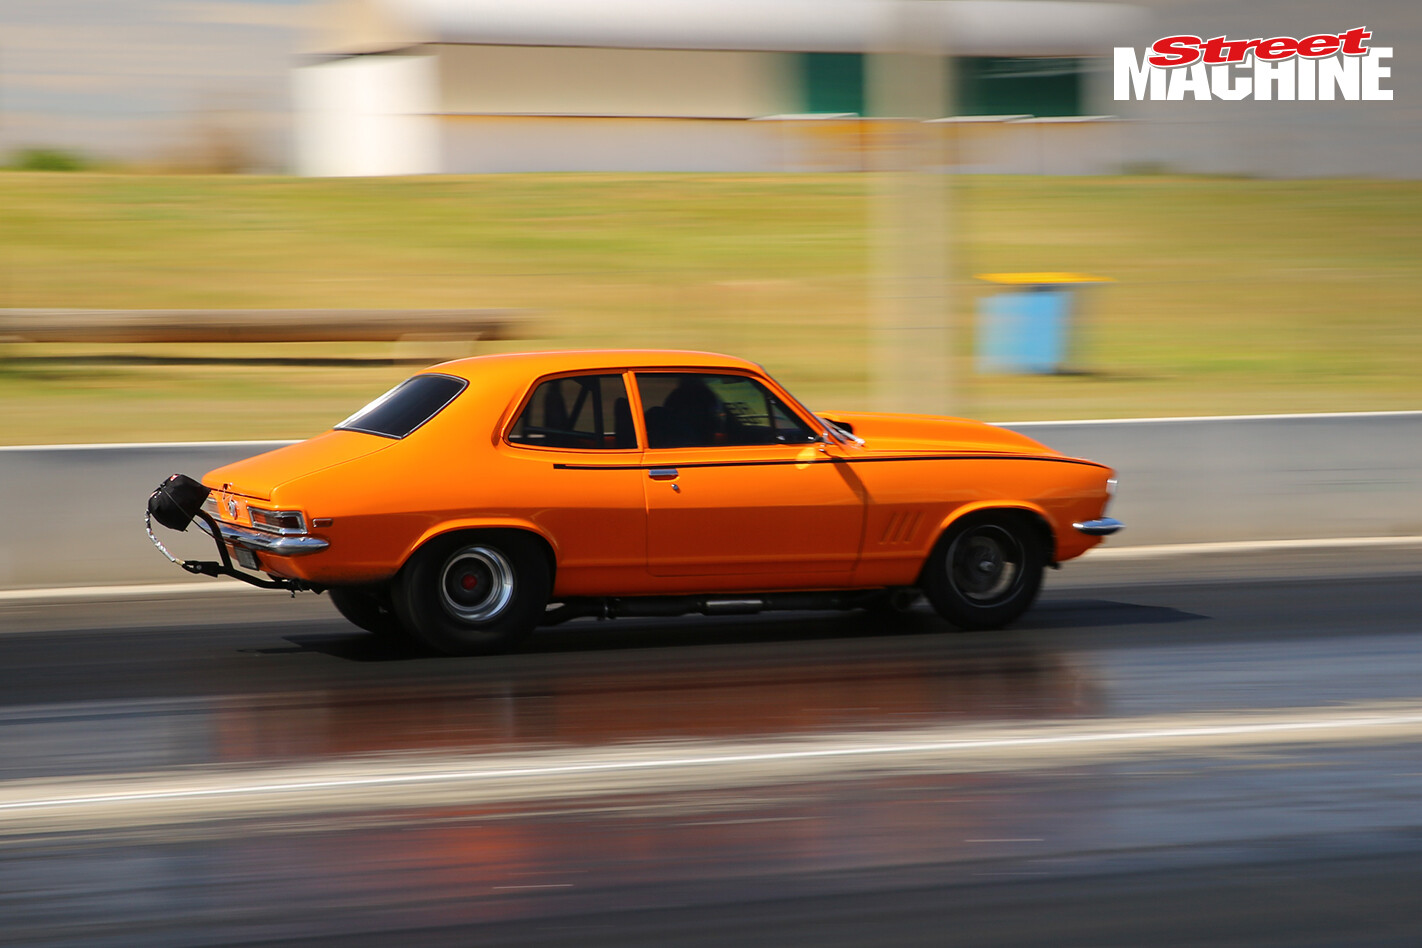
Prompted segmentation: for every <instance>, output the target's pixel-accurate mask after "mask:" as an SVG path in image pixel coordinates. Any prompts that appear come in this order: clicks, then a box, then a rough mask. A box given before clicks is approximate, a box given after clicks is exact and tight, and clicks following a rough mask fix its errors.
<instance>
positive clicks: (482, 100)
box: [296, 0, 1139, 175]
mask: <svg viewBox="0 0 1422 948" xmlns="http://www.w3.org/2000/svg"><path fill="white" fill-rule="evenodd" d="M1138 19H1139V18H1138V15H1137V14H1136V12H1135V10H1134V9H1133V8H1130V7H1123V6H1119V5H1113V4H1106V3H1067V2H1027V0H960V2H943V0H716V2H710V0H613V2H607V3H598V4H590V3H583V2H577V0H520V2H518V3H507V2H500V0H403V2H401V0H355V2H346V3H341V4H338V5H337V6H336V7H335V8H334V9H333V12H332V16H331V19H330V21H329V22H330V23H331V24H332V26H333V29H332V30H331V31H330V33H329V35H328V37H327V39H326V40H325V41H324V45H325V48H324V51H323V52H322V53H321V54H318V55H317V56H314V57H312V58H311V59H310V60H308V61H307V62H305V63H304V64H303V65H301V66H300V67H299V68H298V70H297V76H296V107H297V142H298V145H297V150H298V160H297V168H298V170H299V171H300V173H303V174H309V175H382V174H424V173H472V172H499V171H841V170H861V169H865V168H868V167H873V166H874V161H875V155H876V154H877V153H878V152H879V151H880V146H881V145H882V143H883V141H884V139H885V136H886V135H888V134H891V132H890V131H889V127H890V126H891V125H893V124H895V123H893V122H885V121H884V118H883V117H891V116H901V115H912V116H915V117H916V118H918V119H929V120H933V122H934V126H935V127H933V128H931V129H927V130H926V131H928V132H929V134H931V135H932V136H933V137H934V138H935V140H937V141H939V142H941V144H942V145H943V146H944V150H943V152H942V154H943V156H944V157H943V161H944V163H945V164H950V165H953V166H955V167H958V168H960V169H961V170H969V171H972V170H979V171H1008V172H1011V171H1018V172H1057V173H1087V172H1100V171H1110V170H1114V169H1115V168H1117V167H1119V166H1120V164H1121V161H1122V157H1121V152H1120V147H1121V139H1120V134H1121V132H1120V129H1119V128H1117V127H1115V124H1114V123H1112V122H1110V121H1106V120H1105V119H1104V118H1103V117H1102V116H1101V114H1100V113H1101V111H1102V108H1103V106H1105V105H1106V102H1105V97H1107V96H1109V94H1110V89H1109V76H1108V75H1107V74H1106V70H1107V69H1108V68H1109V62H1110V60H1109V55H1108V54H1109V46H1110V43H1109V40H1110V38H1111V37H1113V36H1123V35H1124V34H1125V32H1126V31H1127V30H1129V29H1130V27H1131V26H1132V24H1133V23H1134V22H1135V21H1136V20H1138ZM1103 38H1105V39H1106V40H1107V42H1106V43H1105V45H1103ZM888 54H896V55H898V56H900V57H902V56H905V55H907V56H909V57H911V58H912V59H914V60H916V61H917V63H918V67H920V68H918V72H917V73H916V74H913V85H914V88H913V89H911V90H910V91H909V92H908V94H907V95H904V94H897V93H895V92H894V91H893V89H892V88H891V87H892V85H893V82H894V80H893V78H892V76H889V77H888V78H885V77H884V75H883V72H884V71H883V70H882V68H881V62H882V61H884V60H885V59H886V58H888ZM924 64H927V66H928V68H927V70H926V71H925V70H924V69H923V68H921V67H922V66H923V65H924ZM886 87H890V88H886ZM876 116H877V117H878V118H876Z"/></svg>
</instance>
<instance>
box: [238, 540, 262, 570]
mask: <svg viewBox="0 0 1422 948" xmlns="http://www.w3.org/2000/svg"><path fill="white" fill-rule="evenodd" d="M232 552H233V553H236V554H237V565H238V566H245V567H246V568H247V569H256V568H257V554H255V553H253V552H252V551H251V550H249V549H247V548H245V547H240V546H236V547H233V548H232Z"/></svg>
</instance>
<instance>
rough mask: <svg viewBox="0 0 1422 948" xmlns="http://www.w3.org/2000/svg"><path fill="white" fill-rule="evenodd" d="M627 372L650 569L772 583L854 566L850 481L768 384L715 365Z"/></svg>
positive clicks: (856, 518) (856, 544) (857, 526)
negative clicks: (643, 437) (633, 397)
mask: <svg viewBox="0 0 1422 948" xmlns="http://www.w3.org/2000/svg"><path fill="white" fill-rule="evenodd" d="M636 380H637V389H638V394H639V396H640V400H641V409H642V413H643V420H644V423H645V427H646V432H647V450H646V451H645V453H644V455H643V462H642V463H643V467H644V469H645V472H646V480H645V482H644V485H643V486H644V490H645V493H646V507H647V568H648V571H649V572H651V573H652V575H654V576H733V575H755V576H756V577H757V579H758V580H761V579H763V581H764V582H765V584H766V585H767V586H773V585H775V584H776V582H777V581H783V582H795V583H796V584H802V583H800V581H797V580H794V579H793V577H796V576H803V575H805V574H817V575H821V576H822V577H823V578H824V579H825V580H826V581H827V582H828V581H832V579H833V577H834V576H835V575H837V574H848V573H849V572H850V571H851V570H852V569H853V568H854V565H855V563H856V561H857V559H858V556H859V549H860V543H861V535H862V533H863V522H864V499H863V496H862V494H863V492H862V489H861V487H860V485H859V481H858V479H857V478H856V476H855V475H854V473H853V471H851V470H850V469H849V465H847V464H843V463H838V461H837V458H836V456H835V453H834V452H835V451H837V448H832V447H830V446H827V445H825V444H824V443H822V442H821V441H820V439H819V436H818V433H817V432H816V431H815V429H813V428H811V426H810V425H809V424H808V423H807V422H806V420H804V419H802V418H800V417H799V416H798V415H796V414H795V413H794V412H793V411H791V410H790V409H789V408H788V407H787V406H786V405H785V403H784V402H783V400H781V399H780V398H778V397H777V396H776V395H775V394H774V393H773V392H772V391H771V390H770V388H769V387H767V386H766V385H764V384H763V383H762V382H760V381H759V380H757V379H754V378H752V377H750V376H746V375H740V374H734V373H729V372H715V371H701V372H695V371H676V372H656V371H639V372H637V373H636ZM738 585H744V584H743V583H738Z"/></svg>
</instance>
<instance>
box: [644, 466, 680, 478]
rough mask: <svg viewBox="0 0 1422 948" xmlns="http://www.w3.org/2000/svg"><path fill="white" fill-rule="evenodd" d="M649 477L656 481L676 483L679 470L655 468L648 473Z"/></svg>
mask: <svg viewBox="0 0 1422 948" xmlns="http://www.w3.org/2000/svg"><path fill="white" fill-rule="evenodd" d="M647 476H648V477H650V478H651V479H652V480H654V481H674V480H676V476H677V469H676V468H674V467H654V468H652V469H651V470H649V471H648V472H647Z"/></svg>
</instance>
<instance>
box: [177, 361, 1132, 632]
mask: <svg viewBox="0 0 1422 948" xmlns="http://www.w3.org/2000/svg"><path fill="white" fill-rule="evenodd" d="M1113 484H1114V481H1113V474H1112V471H1111V469H1110V468H1107V467H1105V466H1103V465H1101V464H1097V463H1095V462H1093V461H1086V460H1082V459H1080V458H1071V457H1066V456H1064V455H1062V454H1060V453H1058V452H1056V451H1053V450H1051V449H1050V448H1047V447H1044V446H1043V445H1041V444H1038V443H1037V442H1035V441H1033V440H1031V439H1030V438H1027V437H1024V436H1023V435H1020V434H1017V433H1014V432H1012V431H1007V430H1004V429H1002V428H995V427H992V426H990V425H986V424H982V423H979V422H974V421H964V420H961V419H956V418H935V417H928V416H917V415H876V414H849V413H844V414H841V413H823V414H818V415H817V414H815V413H813V412H811V411H808V410H807V409H806V408H805V407H804V406H802V405H801V404H800V403H799V402H798V401H796V400H795V398H793V397H792V396H791V395H790V393H788V392H787V391H785V390H784V389H783V388H781V387H780V386H779V385H778V384H777V383H776V382H775V380H774V379H772V378H770V376H768V375H766V374H765V372H764V371H763V370H762V369H761V368H760V367H759V366H756V365H755V364H753V363H750V362H746V361H744V360H742V359H736V358H732V357H729V356H721V355H711V354H707V353H700V352H673V351H585V352H542V353H529V354H520V355H497V356H483V357H479V358H473V359H463V360H460V361H457V362H449V363H446V364H444V365H438V366H434V367H433V368H430V369H427V370H426V371H423V372H421V373H419V374H417V375H415V376H413V377H411V378H409V379H407V380H406V381H404V382H402V383H401V384H400V385H398V386H396V387H395V388H394V389H392V390H391V391H389V392H387V393H386V394H385V395H382V396H381V397H380V398H377V399H376V400H375V401H373V402H371V403H370V404H369V405H367V406H366V407H364V408H362V409H361V410H360V411H358V412H356V413H355V414H354V415H352V416H350V417H349V418H347V419H346V420H345V421H343V422H341V423H340V424H338V425H336V427H335V428H334V429H332V430H330V431H327V432H326V433H324V434H321V435H318V436H317V437H315V438H312V439H310V440H309V441H303V442H301V443H299V444H293V445H290V446H288V447H284V448H279V449H278V450H275V451H271V452H268V453H266V454H262V455H258V456H257V457H254V458H249V459H248V460H245V461H240V462H238V463H236V464H231V465H228V466H226V467H222V468H218V469H217V470H215V471H211V472H209V473H208V474H207V476H206V477H205V478H203V480H202V482H201V483H199V482H197V481H195V480H193V479H192V478H189V477H186V476H185V475H174V476H173V477H171V478H169V479H168V480H167V481H165V482H164V483H163V485H161V486H160V487H159V489H158V490H157V491H155V492H154V494H153V496H152V497H151V498H150V499H149V512H150V516H151V517H152V518H153V519H156V520H158V522H159V523H162V524H163V525H165V526H168V527H170V528H173V529H185V528H186V527H187V525H188V524H189V523H190V522H191V521H192V520H193V519H194V518H196V519H198V520H199V522H200V523H201V524H203V526H204V527H205V529H206V530H207V531H208V532H209V533H211V534H212V535H213V536H214V537H215V538H217V539H218V543H217V546H218V551H219V554H220V556H221V560H220V561H218V562H186V563H185V562H183V561H181V560H178V559H177V558H176V557H171V555H170V558H172V559H174V561H175V562H178V563H179V565H181V566H183V567H184V568H185V569H187V570H189V571H191V572H195V573H204V574H208V575H232V576H236V577H238V578H241V579H243V580H245V581H247V582H251V583H254V584H256V585H262V586H268V587H272V588H282V589H311V590H315V591H317V592H321V591H326V592H329V593H330V595H331V598H332V599H333V600H334V602H335V604H336V607H337V608H338V609H339V610H340V611H341V613H342V614H343V615H345V616H346V618H348V619H350V620H351V621H352V622H354V623H355V624H356V625H358V626H361V627H362V628H365V629H368V630H370V631H373V632H376V633H380V634H396V635H399V634H408V635H410V636H413V637H415V638H417V639H419V640H421V641H423V642H424V643H425V644H426V645H428V646H430V647H433V648H435V649H437V650H439V651H443V652H449V653H480V652H489V651H494V650H497V649H501V648H505V647H507V646H509V645H510V644H511V643H513V642H514V641H516V640H517V639H518V638H519V637H520V636H522V635H524V634H526V633H527V632H529V631H530V630H531V629H533V628H534V627H535V626H537V625H539V624H543V623H548V622H554V621H560V620H562V619H567V618H574V617H577V616H590V615H596V616H603V617H614V616H632V615H643V616H645V615H657V616H670V615H681V614H685V613H692V612H700V613H705V614H733V613H752V612H759V611H761V610H764V609H813V608H853V607H860V606H873V605H875V604H878V603H883V602H886V601H889V600H891V599H901V598H902V596H901V595H898V594H900V593H902V592H906V591H912V590H921V591H922V592H923V594H924V595H925V596H927V598H928V600H929V601H930V602H931V603H932V604H933V606H934V608H935V609H936V610H937V611H938V612H939V613H940V614H941V615H942V616H943V617H944V618H945V619H947V620H948V621H949V622H951V623H953V624H954V625H956V626H958V627H959V628H963V629H987V628H997V627H1000V626H1002V625H1005V624H1006V623H1008V622H1011V621H1012V620H1013V619H1016V618H1017V617H1018V616H1020V615H1021V614H1022V613H1023V612H1024V611H1025V610H1026V609H1027V608H1028V606H1030V605H1031V603H1032V601H1033V599H1034V598H1035V597H1036V595H1037V590H1038V588H1039V587H1040V585H1041V581H1042V570H1043V567H1045V566H1047V565H1056V564H1058V563H1060V562H1062V561H1063V560H1069V559H1071V558H1072V557H1075V556H1080V555H1081V554H1082V553H1084V552H1086V551H1087V550H1088V549H1090V548H1091V547H1092V546H1094V545H1096V544H1097V543H1099V542H1101V537H1102V536H1104V535H1106V534H1110V533H1113V532H1115V531H1116V530H1118V529H1119V528H1120V526H1121V524H1120V523H1119V522H1118V521H1116V520H1113V519H1110V518H1107V517H1104V516H1103V514H1104V510H1105V507H1106V504H1107V502H1108V500H1109V498H1110V494H1111V491H1112V488H1113ZM149 535H150V536H152V535H153V534H152V525H151V522H150V524H149ZM154 543H155V544H157V545H158V546H159V549H160V550H163V552H164V553H165V554H166V553H167V551H166V550H165V549H164V548H163V547H162V544H161V543H159V541H158V540H157V538H156V537H154ZM234 558H235V560H236V564H235V565H234V563H233V559H234ZM239 567H241V568H239ZM244 570H251V571H256V572H260V573H265V574H266V575H267V577H268V578H266V579H262V578H259V577H257V576H255V575H253V574H252V573H250V572H245V571H244Z"/></svg>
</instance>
